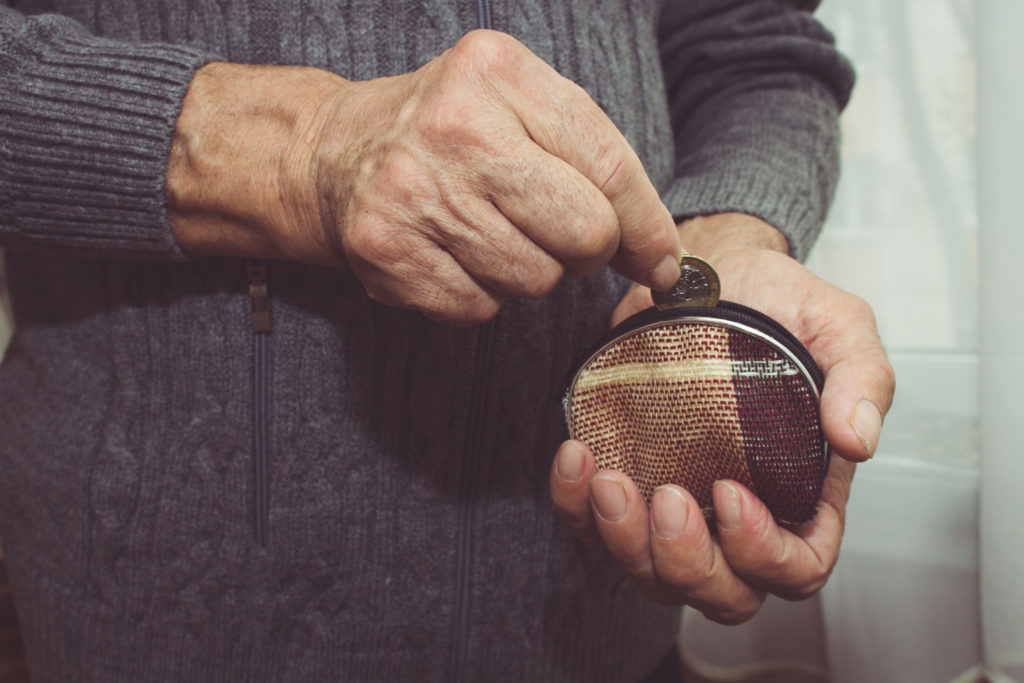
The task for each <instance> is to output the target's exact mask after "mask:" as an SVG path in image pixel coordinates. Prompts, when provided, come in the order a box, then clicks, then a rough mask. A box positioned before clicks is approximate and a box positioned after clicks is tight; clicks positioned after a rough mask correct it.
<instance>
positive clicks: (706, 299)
mask: <svg viewBox="0 0 1024 683" xmlns="http://www.w3.org/2000/svg"><path fill="white" fill-rule="evenodd" d="M721 293H722V285H721V283H720V282H719V281H718V273H716V272H715V269H714V268H712V267H711V264H710V263H708V262H707V261H705V260H704V259H702V258H699V257H697V256H691V255H690V254H684V255H683V259H682V261H681V262H680V264H679V280H677V281H676V283H675V284H674V285H673V286H672V288H671V289H670V290H668V291H667V292H658V291H655V290H651V297H652V298H653V299H654V305H655V306H657V307H658V308H659V309H661V310H663V311H665V310H668V309H670V308H682V307H684V306H714V305H715V304H717V303H718V297H719V296H720V295H721Z"/></svg>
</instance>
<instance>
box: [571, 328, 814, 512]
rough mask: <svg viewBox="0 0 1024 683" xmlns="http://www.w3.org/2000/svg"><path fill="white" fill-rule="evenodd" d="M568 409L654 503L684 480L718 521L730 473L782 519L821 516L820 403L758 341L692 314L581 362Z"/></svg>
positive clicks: (594, 445)
mask: <svg viewBox="0 0 1024 683" xmlns="http://www.w3.org/2000/svg"><path fill="white" fill-rule="evenodd" d="M567 411H568V420H569V428H570V431H571V434H572V436H573V438H576V439H579V440H580V441H582V442H584V443H586V444H587V445H588V446H589V447H590V448H591V450H592V451H593V453H594V456H595V459H596V461H597V465H598V468H600V469H616V470H619V471H621V472H624V473H625V474H627V475H629V476H630V477H631V478H632V479H633V481H635V482H636V484H637V486H638V487H639V489H640V491H641V493H642V494H643V495H644V497H645V498H647V499H650V496H651V494H652V493H653V492H654V489H655V488H657V487H658V486H660V485H662V484H667V483H673V484H679V485H681V486H683V487H684V488H686V489H687V490H688V491H690V493H692V494H693V496H694V497H695V498H696V499H697V502H698V503H699V504H700V506H701V508H702V511H703V512H704V515H705V517H708V518H711V517H713V513H712V498H711V487H712V484H714V482H715V481H717V480H719V479H732V480H735V481H738V482H740V483H741V484H743V485H744V486H747V487H748V488H750V489H751V490H752V491H754V492H755V493H756V494H757V495H758V496H759V497H760V498H761V499H762V500H763V501H764V502H765V503H766V504H767V505H768V508H769V509H770V510H771V511H772V513H773V514H774V515H775V517H776V518H777V519H779V520H780V521H783V522H791V523H801V522H807V521H809V520H810V519H812V518H813V517H814V514H815V512H816V511H817V503H818V500H819V498H820V496H821V487H822V483H823V482H824V478H825V473H826V470H827V466H828V462H827V458H826V456H825V445H824V437H823V435H822V431H821V424H820V420H819V414H818V398H817V395H816V393H815V390H814V387H813V385H812V384H811V382H810V380H808V379H807V378H806V377H805V376H804V374H803V372H802V371H801V369H800V368H799V367H798V366H797V365H796V364H795V363H794V362H793V361H792V360H790V358H789V357H788V356H787V355H786V354H784V353H783V352H781V351H780V350H779V349H777V348H776V347H775V346H774V345H772V344H770V343H769V342H767V341H765V340H763V339H761V338H759V337H755V336H751V335H748V334H747V333H745V332H742V331H738V330H736V329H732V328H729V327H725V326H720V325H717V324H709V323H706V322H693V321H686V320H685V319H684V320H679V321H672V322H667V323H664V324H661V325H659V326H656V327H651V328H644V329H641V330H638V331H636V332H634V333H631V334H628V335H627V336H625V337H624V338H622V339H620V340H619V341H618V342H616V343H614V344H611V345H609V346H607V347H605V349H604V350H602V351H600V352H599V353H598V354H596V355H595V356H594V357H592V358H591V359H590V361H589V362H587V363H586V364H585V365H584V367H583V368H581V369H580V371H579V372H578V373H577V375H576V378H575V380H574V382H573V385H572V387H571V389H570V394H569V397H568V404H567Z"/></svg>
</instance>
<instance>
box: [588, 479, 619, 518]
mask: <svg viewBox="0 0 1024 683" xmlns="http://www.w3.org/2000/svg"><path fill="white" fill-rule="evenodd" d="M590 495H591V497H592V498H593V499H594V507H596V508H597V514H599V515H601V517H602V518H603V519H604V520H605V521H607V522H621V521H622V520H623V519H625V517H626V489H624V488H623V487H622V484H621V483H620V482H619V481H618V480H616V479H609V478H608V477H601V476H597V477H594V479H593V481H591V482H590Z"/></svg>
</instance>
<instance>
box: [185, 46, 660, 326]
mask: <svg viewBox="0 0 1024 683" xmlns="http://www.w3.org/2000/svg"><path fill="white" fill-rule="evenodd" d="M174 140H175V141H174V145H173V151H172V154H171V161H170V169H169V172H168V201H169V206H170V214H171V220H172V223H173V225H174V234H175V236H176V237H177V238H178V240H179V243H180V244H181V245H182V247H183V248H184V249H185V250H186V251H189V252H193V253H203V254H220V255H234V256H260V257H265V258H284V259H290V260H297V261H305V262H311V263H319V264H325V265H338V266H340V265H346V266H348V267H350V268H351V269H352V271H353V273H354V274H355V275H356V276H357V277H358V278H359V279H360V281H361V282H362V284H363V285H364V287H365V288H366V291H367V293H368V294H369V295H370V296H371V297H372V298H374V299H377V300H378V301H381V302H383V303H387V304H390V305H396V306H402V307H406V308H412V309H416V310H420V311H422V312H424V313H425V314H426V315H428V316H430V317H432V318H435V319H437V320H441V321H443V322H448V323H455V324H467V323H476V322H481V321H483V320H486V319H488V318H490V317H492V316H493V315H495V313H496V312H497V310H498V308H499V307H500V305H501V303H502V300H503V299H504V298H507V297H541V296H544V295H546V294H547V293H548V292H549V291H551V289H552V288H553V287H554V286H555V285H556V284H557V282H558V280H559V279H560V278H561V277H562V275H563V273H566V272H568V273H570V274H573V275H579V274H584V273H588V272H591V271H593V270H595V269H597V268H599V267H601V266H603V265H604V264H606V263H609V262H610V263H611V264H612V266H613V267H615V268H616V269H618V270H619V271H620V272H622V273H623V274H625V275H627V276H628V277H630V278H632V279H634V280H637V281H639V282H643V283H645V284H648V285H651V286H657V287H660V288H662V289H667V288H668V287H670V286H671V285H672V284H674V282H675V280H676V279H677V278H678V255H679V252H680V246H679V237H678V235H677V232H676V230H675V225H674V223H673V221H672V218H671V216H670V215H669V213H668V211H667V210H666V208H665V207H664V205H663V204H662V202H661V200H660V198H659V197H658V194H657V192H656V190H655V189H654V187H653V185H651V182H650V180H649V179H648V178H647V175H646V173H645V172H644V170H643V167H642V165H641V163H640V160H639V159H638V158H637V156H636V154H635V153H634V152H633V150H632V149H631V148H630V146H629V144H628V143H627V142H626V140H625V138H624V137H623V136H622V134H621V133H620V132H619V131H618V130H617V129H616V128H615V126H614V124H613V123H612V122H611V121H610V120H609V119H608V117H607V116H606V115H605V114H604V112H603V111H601V109H600V108H599V107H598V106H597V104H596V103H594V101H593V100H592V99H591V98H590V97H589V96H588V95H587V94H586V93H585V92H584V91H583V90H582V89H581V88H580V87H579V86H577V85H575V84H573V83H572V82H571V81H569V80H567V79H565V78H563V77H562V76H560V75H559V74H558V73H557V72H556V71H555V70H554V69H552V68H551V67H550V66H549V65H547V64H546V63H544V62H543V61H542V60H540V59H539V58H538V57H536V56H535V55H533V54H532V53H531V52H530V51H529V50H527V49H526V48H525V47H524V46H523V45H522V44H521V43H519V42H518V41H516V40H514V39H512V38H510V37H509V36H507V35H504V34H500V33H495V32H491V31H474V32H472V33H470V34H467V35H466V36H465V37H463V38H462V39H461V40H460V41H459V42H458V43H457V44H456V45H455V46H454V47H452V48H451V49H449V50H448V51H446V52H444V53H443V54H441V55H440V56H438V57H437V58H435V59H433V60H432V61H430V62H429V63H427V64H426V65H424V66H423V67H421V68H420V69H418V70H416V71H414V72H412V73H408V74H403V75H400V76H395V77H391V78H381V79H375V80H370V81H359V82H356V81H349V80H346V79H343V78H340V77H338V76H334V75H331V74H327V73H326V72H322V71H319V70H316V69H302V68H292V67H258V66H240V65H233V64H222V63H214V64H209V65H207V66H205V67H204V68H202V69H201V70H200V71H199V72H197V74H196V78H195V80H194V81H193V83H192V86H191V87H190V88H189V92H188V95H187V96H186V98H185V102H184V105H183V107H182V112H181V116H180V118H179V120H178V126H177V130H176V132H175V137H174Z"/></svg>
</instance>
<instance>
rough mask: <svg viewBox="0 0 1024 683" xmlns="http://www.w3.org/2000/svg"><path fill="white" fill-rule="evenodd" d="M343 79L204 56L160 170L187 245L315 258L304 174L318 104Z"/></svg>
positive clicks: (321, 253) (210, 251)
mask: <svg viewBox="0 0 1024 683" xmlns="http://www.w3.org/2000/svg"><path fill="white" fill-rule="evenodd" d="M345 84H347V81H345V80H344V79H342V78H340V77H338V76H335V75H333V74H330V73H328V72H326V71H322V70H319V69H312V68H306V67H275V66H249V65H240V64H227V63H211V64H207V65H206V66H204V67H202V68H201V69H199V70H198V71H197V72H196V75H195V77H194V78H193V80H192V83H191V85H190V86H189V90H188V93H187V94H186V96H185V99H184V101H183V103H182V108H181V113H180V114H179V117H178V121H177V124H176V127H175V131H174V138H173V141H172V145H171V151H170V156H169V160H168V170H167V188H166V197H167V211H168V218H169V219H170V222H171V230H172V233H173V234H174V237H175V239H176V240H177V241H178V244H179V246H181V248H182V250H183V251H185V252H186V253H192V254H207V255H229V256H244V257H258V258H286V259H290V260H301V261H314V262H322V261H324V260H325V250H324V249H323V248H322V246H321V245H320V244H319V243H318V240H319V239H320V237H321V235H322V230H321V229H320V226H319V219H318V217H317V216H316V215H315V213H316V211H315V210H316V207H317V201H316V197H315V184H314V183H313V182H312V181H311V178H310V168H309V167H310V161H309V158H310V155H311V150H312V147H313V145H312V142H313V141H314V140H315V139H316V138H317V136H318V135H319V129H318V126H319V121H320V120H322V118H323V117H322V115H321V110H322V109H323V107H324V106H325V104H324V103H325V102H326V101H328V100H329V99H330V96H331V95H333V94H334V93H336V92H337V91H338V89H339V88H342V87H344V86H345Z"/></svg>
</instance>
